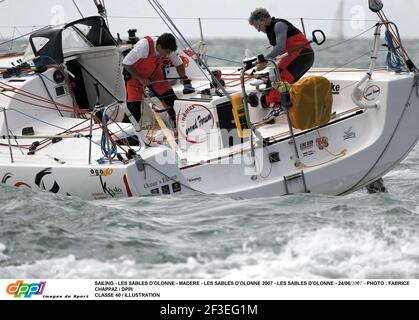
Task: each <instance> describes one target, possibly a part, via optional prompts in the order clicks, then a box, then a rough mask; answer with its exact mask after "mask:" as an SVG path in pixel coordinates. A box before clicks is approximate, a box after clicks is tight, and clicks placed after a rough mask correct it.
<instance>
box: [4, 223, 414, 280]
mask: <svg viewBox="0 0 419 320" xmlns="http://www.w3.org/2000/svg"><path fill="white" fill-rule="evenodd" d="M278 251H279V252H278V253H275V250H270V251H269V250H263V251H257V250H256V249H255V248H252V249H251V250H249V248H245V250H243V251H242V252H240V253H234V254H232V255H230V256H228V257H227V258H225V259H207V258H200V257H198V258H189V259H188V260H187V261H186V262H182V263H163V264H154V265H151V264H140V263H137V262H135V261H134V260H130V259H125V258H120V259H114V260H109V261H99V260H96V259H76V257H75V256H73V255H69V256H67V257H64V258H56V259H50V260H41V261H37V262H35V263H34V264H28V265H21V266H8V267H2V268H0V274H1V275H2V276H3V277H9V278H16V277H26V278H67V279H69V278H70V279H71V278H138V279H143V278H144V279H146V278H154V279H175V278H189V279H233V278H235V279H284V278H286V279H320V278H354V279H365V278H367V279H368V278H417V277H419V238H418V237H416V238H413V239H412V238H407V237H404V236H401V237H400V235H397V234H396V232H395V230H392V228H388V227H387V229H386V228H383V234H382V235H380V236H379V237H378V238H377V236H376V235H374V234H373V233H371V232H368V231H357V232H356V234H355V233H354V231H353V230H352V231H351V230H343V229H338V228H332V227H328V228H322V229H319V230H316V231H313V232H308V233H306V234H304V235H301V236H296V237H294V238H293V239H292V240H290V241H289V242H288V243H287V244H286V245H285V246H284V247H282V249H278Z"/></svg>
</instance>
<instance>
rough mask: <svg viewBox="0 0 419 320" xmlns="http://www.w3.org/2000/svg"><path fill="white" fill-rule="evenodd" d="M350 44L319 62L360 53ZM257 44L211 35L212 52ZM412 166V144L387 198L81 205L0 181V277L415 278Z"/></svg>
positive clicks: (417, 181)
mask: <svg viewBox="0 0 419 320" xmlns="http://www.w3.org/2000/svg"><path fill="white" fill-rule="evenodd" d="M357 43H358V45H356V46H353V48H352V50H350V51H349V50H347V49H344V47H342V48H341V49H337V48H336V49H333V51H330V52H329V51H326V52H322V53H319V54H318V59H317V66H330V65H335V66H337V65H339V64H342V63H344V62H346V61H347V60H350V59H352V58H353V57H356V56H359V54H362V53H363V52H364V51H365V50H368V48H369V43H366V42H364V41H358V42H357ZM226 44H228V48H229V50H228V51H227V52H224V51H223V50H224V49H223V48H225V47H226ZM264 45H265V43H264V42H253V44H252V45H249V43H244V42H235V43H232V42H228V43H227V42H224V44H223V43H220V42H215V43H214V46H213V49H211V50H212V51H210V54H212V55H214V56H220V57H224V58H227V59H231V60H238V59H240V58H241V56H242V53H244V48H246V47H247V48H249V47H250V48H252V51H254V53H255V54H257V53H259V51H258V50H261V49H258V48H263V47H264ZM408 45H409V47H410V48H412V49H413V51H412V53H413V54H412V56H414V57H417V53H419V52H418V51H417V50H418V47H419V46H418V45H417V44H415V42H409V44H408ZM255 48H256V49H255ZM222 49H223V50H222ZM415 50H416V51H415ZM418 58H419V57H418ZM416 61H419V59H416ZM367 64H368V60H366V59H365V58H364V60H363V61H356V62H354V63H351V64H350V65H351V66H365V65H367ZM418 161H419V147H416V149H415V150H414V151H412V153H411V154H410V155H409V157H408V158H407V159H406V160H405V161H404V162H403V163H402V164H401V165H400V166H399V167H397V169H395V170H394V171H392V172H391V173H390V174H389V175H387V176H386V177H385V181H386V184H387V187H388V189H389V191H390V192H389V193H388V194H376V195H369V194H367V193H366V192H363V191H360V192H356V193H353V194H351V195H348V196H344V197H330V196H321V195H295V196H289V197H278V198H268V199H257V200H254V199H252V200H234V199H230V198H226V197H220V196H211V195H209V196H193V197H192V196H183V197H171V196H168V197H148V198H131V199H124V200H108V201H85V200H80V199H77V198H70V197H64V196H57V195H53V194H48V193H34V192H32V191H28V190H23V189H15V188H11V187H7V186H2V185H0V204H1V209H0V278H162V279H164V278H246V279H247V278H248V279H253V278H259V279H260V278H419V169H418V165H417V163H418Z"/></svg>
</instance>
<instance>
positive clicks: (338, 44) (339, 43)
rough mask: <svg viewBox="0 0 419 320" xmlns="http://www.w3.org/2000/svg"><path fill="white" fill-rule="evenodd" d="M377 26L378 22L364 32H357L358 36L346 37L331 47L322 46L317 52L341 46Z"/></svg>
mask: <svg viewBox="0 0 419 320" xmlns="http://www.w3.org/2000/svg"><path fill="white" fill-rule="evenodd" d="M376 26H377V24H375V25H373V26H372V27H370V28H368V29H367V30H365V31H363V32H361V33H359V34H357V35H356V36H354V37H352V38H349V39H346V40H344V41H341V42H338V43H336V44H334V45H331V46H329V47H326V48H321V49H318V50H315V52H320V51H325V50H329V49H331V48H335V47H338V46H340V45H343V44H345V43H347V42H350V41H352V40H355V39H356V38H358V37H360V36H362V35H363V34H365V33H367V32H369V31H370V30H372V29H374V28H375V27H376Z"/></svg>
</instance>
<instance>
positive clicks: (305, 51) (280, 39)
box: [249, 8, 314, 83]
mask: <svg viewBox="0 0 419 320" xmlns="http://www.w3.org/2000/svg"><path fill="white" fill-rule="evenodd" d="M249 24H250V25H252V26H253V27H255V28H256V30H257V31H259V32H264V33H266V35H267V37H268V40H269V43H270V44H271V46H272V47H273V49H272V51H271V52H269V53H268V54H266V55H265V56H264V57H265V58H266V59H271V60H272V59H275V58H276V57H278V56H280V55H281V54H283V53H285V52H289V53H290V55H289V56H288V57H286V58H283V59H282V60H281V61H279V63H278V68H279V71H280V73H281V80H283V81H286V82H288V83H294V82H296V81H298V80H299V79H301V77H302V76H303V75H304V74H305V73H306V72H307V71H308V70H309V69H310V68H311V67H312V66H313V63H314V51H313V49H312V47H311V45H310V44H309V41H308V39H307V38H306V36H305V35H304V34H303V33H302V32H301V31H300V30H299V29H297V28H296V27H295V26H294V25H293V24H292V23H290V22H289V21H287V20H284V19H277V18H275V17H271V15H270V14H269V12H268V11H267V10H266V9H263V8H258V9H256V10H254V11H253V12H252V13H251V15H250V18H249ZM265 67H266V63H260V64H258V67H257V70H258V71H260V70H262V69H264V68H265Z"/></svg>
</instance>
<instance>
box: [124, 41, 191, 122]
mask: <svg viewBox="0 0 419 320" xmlns="http://www.w3.org/2000/svg"><path fill="white" fill-rule="evenodd" d="M167 59H169V60H170V61H171V62H172V63H173V65H174V66H175V67H176V70H177V72H178V74H179V77H180V78H181V79H187V78H186V76H185V67H184V65H183V61H182V59H181V58H180V57H179V53H178V51H177V44H176V39H175V37H174V36H173V35H172V34H170V33H164V34H162V35H161V36H160V37H150V36H146V37H144V38H143V39H141V40H140V41H139V42H138V43H137V44H136V45H135V47H134V48H133V49H132V51H131V52H130V53H129V54H128V55H127V56H126V57H125V59H124V61H123V67H124V68H125V70H127V71H128V72H129V73H130V74H131V79H130V80H128V82H127V95H128V97H127V106H128V108H129V110H130V111H131V113H132V114H133V116H134V117H135V119H136V120H137V121H139V120H140V118H141V101H142V100H143V97H144V89H145V87H147V88H149V89H150V90H151V91H152V92H153V93H154V95H155V96H157V97H158V98H159V99H160V100H161V101H162V102H163V104H164V105H165V106H166V108H167V112H168V113H169V116H170V118H171V120H172V121H173V123H176V114H175V111H174V109H173V106H174V104H175V100H176V99H177V97H176V94H175V92H174V91H173V89H172V86H171V85H170V83H169V81H167V80H165V76H164V73H163V68H162V66H163V63H164V60H167Z"/></svg>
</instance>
